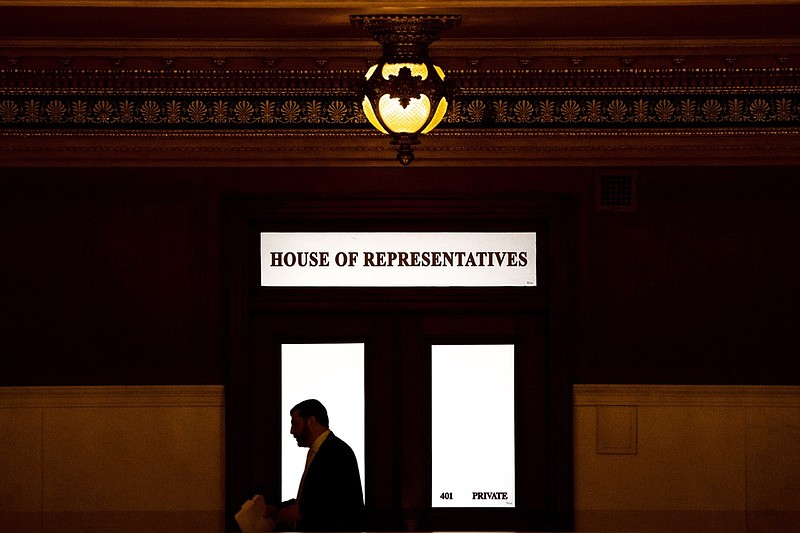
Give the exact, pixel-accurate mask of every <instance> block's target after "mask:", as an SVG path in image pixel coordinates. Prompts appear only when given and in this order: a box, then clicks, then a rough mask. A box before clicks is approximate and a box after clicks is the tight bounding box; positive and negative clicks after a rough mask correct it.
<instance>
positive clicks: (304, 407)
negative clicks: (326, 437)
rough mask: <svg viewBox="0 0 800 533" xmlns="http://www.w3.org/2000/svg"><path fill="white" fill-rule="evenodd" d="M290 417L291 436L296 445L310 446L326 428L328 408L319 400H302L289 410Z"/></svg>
mask: <svg viewBox="0 0 800 533" xmlns="http://www.w3.org/2000/svg"><path fill="white" fill-rule="evenodd" d="M289 415H290V416H291V417H292V428H291V430H290V432H291V434H292V436H293V437H294V438H295V440H296V441H297V445H298V446H300V447H304V448H310V447H311V445H312V444H313V443H314V441H315V440H316V439H317V437H319V436H320V435H321V434H322V433H324V432H325V430H326V429H328V410H327V409H325V406H324V405H322V403H321V402H320V401H319V400H313V399H312V400H304V401H302V402H300V403H298V404H297V405H295V406H294V407H292V409H291V410H290V411H289Z"/></svg>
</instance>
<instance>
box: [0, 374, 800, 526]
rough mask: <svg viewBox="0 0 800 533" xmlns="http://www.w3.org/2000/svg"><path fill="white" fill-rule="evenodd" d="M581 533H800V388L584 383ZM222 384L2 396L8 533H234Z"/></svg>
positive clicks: (579, 438)
mask: <svg viewBox="0 0 800 533" xmlns="http://www.w3.org/2000/svg"><path fill="white" fill-rule="evenodd" d="M574 405H575V451H574V453H575V509H576V510H575V524H576V529H577V530H578V531H585V532H589V531H609V532H610V531H671V532H679V531H680V532H682V531H693V532H720V533H721V532H725V533H738V532H741V533H761V532H770V533H774V532H787V533H788V532H795V531H800V387H736V386H711V387H710V386H691V387H687V386H641V385H578V386H575V388H574ZM224 435H225V431H224V392H223V388H222V387H221V386H185V387H10V388H0V481H1V482H0V531H4V532H5V531H9V532H11V531H13V532H14V533H50V532H52V533H56V532H58V533H73V532H75V533H78V532H81V533H92V532H97V533H99V532H111V531H113V532H114V533H133V532H136V533H142V532H148V531H153V532H156V531H157V532H159V533H170V532H175V533H177V532H179V531H180V532H183V533H189V532H212V531H222V530H223V529H224V521H223V508H224V499H225V487H224V479H225V476H224Z"/></svg>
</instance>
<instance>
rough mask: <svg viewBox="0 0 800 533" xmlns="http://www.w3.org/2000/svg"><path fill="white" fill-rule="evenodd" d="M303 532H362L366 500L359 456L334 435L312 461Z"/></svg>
mask: <svg viewBox="0 0 800 533" xmlns="http://www.w3.org/2000/svg"><path fill="white" fill-rule="evenodd" d="M298 503H299V505H300V516H302V517H303V520H302V522H301V523H300V524H299V527H298V529H300V531H362V530H363V523H364V498H363V493H362V490H361V477H360V476H359V473H358V463H357V462H356V456H355V454H354V453H353V450H352V449H351V448H350V446H348V445H347V443H345V442H344V441H343V440H342V439H340V438H339V437H337V436H336V435H334V434H333V433H331V434H330V435H328V438H326V439H325V441H324V442H323V443H322V446H320V449H319V451H318V452H317V453H316V455H315V456H314V460H313V461H311V465H310V466H309V467H308V472H306V477H305V480H304V481H303V489H302V492H301V493H300V495H299V498H298Z"/></svg>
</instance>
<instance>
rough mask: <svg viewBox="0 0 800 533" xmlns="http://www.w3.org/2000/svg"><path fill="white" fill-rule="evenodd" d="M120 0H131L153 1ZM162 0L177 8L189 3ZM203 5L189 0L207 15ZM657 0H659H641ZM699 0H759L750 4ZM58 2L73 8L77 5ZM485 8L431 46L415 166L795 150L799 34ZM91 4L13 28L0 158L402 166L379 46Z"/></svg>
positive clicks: (758, 155) (5, 50) (705, 157)
mask: <svg viewBox="0 0 800 533" xmlns="http://www.w3.org/2000/svg"><path fill="white" fill-rule="evenodd" d="M112 3H113V2H111V1H110V0H109V2H106V3H105V4H103V2H102V1H101V2H100V4H103V7H104V8H108V7H109V6H110V5H111V4H112ZM91 4H92V5H94V3H91ZM123 4H124V6H126V9H130V11H126V12H125V13H134V14H136V16H140V17H145V16H146V15H149V12H143V11H142V10H135V11H134V10H133V9H132V8H133V6H134V5H135V4H136V3H130V4H129V3H124V2H123ZM123 4H119V5H123ZM162 4H163V7H164V8H165V9H166V8H169V9H170V11H169V13H170V14H171V15H181V14H183V13H184V11H181V10H180V9H182V8H184V7H187V6H189V4H187V3H186V2H183V3H181V2H163V3H162ZM200 4H205V3H203V2H201V3H198V4H197V5H196V6H195V5H194V4H192V6H190V7H191V9H192V10H194V11H192V13H193V14H194V15H196V14H197V13H199V12H203V6H201V5H200ZM333 4H336V6H335V8H336V9H334V10H333V11H327V10H326V9H325V8H320V6H316V8H315V9H313V10H312V11H311V14H310V15H309V17H311V18H313V19H314V20H313V21H312V23H313V24H316V23H317V22H319V21H323V22H324V21H325V20H327V18H332V19H333V20H335V21H336V23H337V24H340V25H341V26H342V27H343V28H347V25H348V23H349V20H348V19H347V17H346V16H345V14H346V13H348V12H353V11H352V10H349V8H352V7H354V6H353V5H351V4H358V2H356V3H353V2H349V3H348V2H332V5H333ZM517 4H518V3H517V2H499V3H498V9H501V10H504V11H502V12H500V14H499V17H500V19H501V20H502V21H504V22H503V23H504V24H511V22H509V21H511V20H512V19H513V18H514V16H516V15H517V14H518V13H520V12H521V11H520V9H521V8H520V7H519V6H518V5H517ZM545 4H547V5H550V2H543V3H542V5H543V6H544V8H545V9H549V8H548V7H547V6H545ZM562 4H563V6H567V5H568V4H569V5H570V6H572V5H575V6H587V8H588V9H593V7H592V6H593V3H592V2H584V3H582V2H577V3H575V2H573V3H572V4H570V3H561V4H559V6H561V7H563V6H562ZM624 4H625V3H624V2H623V3H619V4H617V3H615V2H604V3H603V5H609V6H617V7H620V6H623V5H624ZM651 4H652V6H657V5H661V4H663V2H653V3H650V4H648V3H647V2H639V3H638V4H637V5H641V6H644V8H649V7H650V6H651ZM677 4H681V2H678V3H677ZM677 4H676V5H677ZM703 4H704V5H707V6H712V7H713V8H715V9H716V8H722V7H724V6H727V5H729V4H735V5H733V7H735V8H737V9H742V10H744V11H742V13H751V12H752V10H751V9H750V7H749V4H748V3H747V2H740V3H737V2H724V1H722V0H720V1H719V2H713V1H712V2H704V3H703ZM17 5H20V6H23V7H22V8H21V9H28V6H33V5H34V3H32V2H31V3H25V2H17ZM48 5H51V6H55V5H57V6H62V7H59V9H62V10H63V11H59V13H72V12H71V11H68V10H67V8H66V7H63V6H67V3H63V4H60V3H58V2H50V3H49V4H48ZM87 5H88V4H87ZM98 5H99V4H98ZM148 5H149V4H148ZM249 5H251V7H253V8H258V9H262V8H264V6H262V5H261V4H260V3H259V2H255V3H251V4H249ZM477 5H478V4H477V3H475V5H473V6H472V7H470V8H469V9H472V18H471V19H470V18H465V20H467V21H470V20H471V21H475V20H476V19H477V20H478V22H470V23H471V24H472V25H473V27H474V28H476V30H475V31H476V32H477V33H479V34H480V35H479V36H478V37H472V36H467V35H464V34H460V35H455V36H452V37H451V36H449V35H448V37H447V38H446V39H443V40H441V41H438V42H436V43H435V44H434V45H432V46H431V50H430V51H431V56H432V57H433V58H434V60H435V61H436V63H437V64H439V65H441V66H442V67H443V68H444V69H445V71H446V72H447V75H448V76H449V77H450V79H452V80H453V81H455V83H456V85H457V86H458V87H459V88H460V90H459V92H458V94H457V96H456V98H455V100H454V102H453V103H452V105H451V106H450V107H449V110H448V113H447V115H446V117H445V119H444V121H443V123H442V124H441V125H440V126H439V127H438V128H437V130H435V131H434V132H433V133H431V134H430V135H428V136H426V137H425V138H424V139H423V143H422V145H421V146H420V147H419V148H418V153H419V157H418V158H417V162H415V165H424V164H493V165H494V164H533V165H538V164H553V163H557V162H563V163H564V164H621V163H624V162H625V161H628V162H631V163H634V162H635V163H636V164H661V163H663V162H665V161H668V162H670V163H673V164H683V163H685V164H705V163H709V162H713V163H714V164H718V163H720V162H723V163H731V164H763V163H767V162H771V163H787V164H796V163H797V162H800V156H798V154H800V37H797V36H796V33H797V32H796V31H795V32H794V33H788V34H778V33H780V32H778V31H777V30H776V31H774V32H772V30H769V31H766V33H765V34H763V35H760V34H758V33H757V32H754V33H753V35H733V36H725V35H719V34H718V33H719V31H722V30H719V31H717V30H714V31H711V30H709V32H707V34H703V35H697V36H684V37H669V38H663V37H657V36H656V37H642V36H637V35H633V36H631V35H619V36H617V35H612V32H613V31H614V28H610V29H606V30H603V31H604V32H606V33H608V35H605V36H603V35H601V36H577V35H575V36H566V37H563V38H550V37H539V36H536V35H532V36H530V37H527V36H522V35H523V34H524V33H525V31H524V30H525V27H524V25H521V26H518V27H515V28H514V31H513V32H512V33H513V34H512V35H510V36H508V37H504V36H502V35H498V32H497V31H495V30H492V31H490V30H489V29H487V28H490V29H491V28H492V26H491V23H492V18H491V17H490V16H489V14H488V13H489V11H491V9H490V8H488V7H487V6H482V7H480V8H478V7H476V6H477ZM159 6H161V4H159ZM150 7H154V6H150ZM357 7H364V6H361V5H359V6H357ZM779 7H780V9H784V7H783V6H779ZM159 8H160V7H159ZM284 8H286V11H281V13H283V14H282V15H281V16H283V17H285V19H286V20H289V21H290V22H292V23H297V24H299V23H298V22H297V21H298V20H301V19H302V16H301V13H300V11H301V9H300V7H299V6H293V5H292V6H289V5H286V6H284ZM30 9H31V10H32V11H30V13H38V12H37V11H35V9H36V8H34V7H30ZM469 9H467V10H466V11H469ZM658 9H660V8H658ZM698 9H701V10H702V9H705V8H703V7H699V8H698ZM292 10H295V11H292ZM266 11H269V9H267V10H266ZM340 11H341V12H340ZM551 11H552V12H551V15H552V14H553V13H554V12H555V10H551ZM724 12H725V13H727V12H728V10H725V11H724ZM25 13H28V11H25ZM143 13H144V14H143ZM570 13H572V12H570ZM692 13H694V11H692ZM716 13H722V11H716ZM262 15H263V13H262ZM682 15H683V12H680V13H678V14H677V15H676V17H679V16H682ZM81 17H82V18H78V17H77V15H76V16H75V21H76V22H77V23H78V24H79V26H80V28H79V29H78V30H75V31H76V32H78V33H80V32H81V31H84V32H85V33H86V34H85V35H84V34H83V33H80V36H79V37H77V38H71V37H66V36H58V35H52V36H46V37H43V36H42V35H38V34H37V35H22V34H23V33H24V32H22V31H20V32H19V33H20V34H19V35H16V34H9V35H7V36H5V37H2V38H0V164H4V165H31V164H54V165H55V164H66V165H73V164H76V165H77V164H104V165H105V164H130V165H159V164H167V165H169V164H223V165H228V164H268V165H283V164H290V165H295V164H300V165H310V164H315V165H329V164H356V163H358V164H396V163H394V160H393V157H392V156H391V153H392V152H391V148H390V147H389V146H388V139H386V138H384V137H382V136H380V135H378V134H376V133H374V132H373V131H372V130H371V129H370V126H369V124H368V123H367V121H366V119H365V117H364V115H363V113H362V111H361V108H360V102H359V101H358V99H357V97H356V96H355V87H356V85H357V82H358V80H360V78H361V76H363V73H364V72H365V70H366V68H367V66H368V65H369V64H371V63H372V62H374V61H375V60H376V59H377V57H378V56H379V55H380V46H379V45H377V44H376V43H374V42H372V41H371V40H370V38H369V37H368V36H363V37H362V36H355V35H352V34H346V31H347V30H345V29H342V30H341V33H343V34H346V35H345V36H344V37H340V38H321V37H319V35H317V34H313V35H311V34H310V35H308V36H299V35H297V36H294V37H291V38H286V37H280V38H279V37H268V38H266V39H256V38H250V37H246V36H245V37H241V38H239V37H237V38H233V37H231V36H230V35H227V34H224V32H223V31H222V30H220V31H219V32H218V33H219V34H218V35H209V36H208V37H204V38H197V37H186V38H178V37H175V36H174V35H170V32H169V31H164V32H162V33H163V34H148V35H147V36H142V35H144V31H145V30H143V29H141V28H138V27H137V28H134V29H132V30H130V32H129V34H126V35H120V36H115V37H102V36H98V35H93V34H91V33H92V32H94V31H95V30H94V29H93V28H92V27H91V21H90V20H88V19H87V18H86V17H84V16H83V15H81ZM326 17H327V18H326ZM652 18H653V17H652V16H651V19H652ZM340 19H341V20H340ZM198 20H202V21H203V24H206V25H208V27H213V22H214V21H213V20H211V19H209V18H204V19H203V18H201V19H198ZM529 20H535V17H534V18H532V19H529ZM529 20H526V23H528V22H529ZM162 22H163V21H162ZM694 22H695V26H696V25H697V21H694ZM31 24H33V23H31ZM48 24H52V21H51V22H48ZM182 24H183V26H181V28H184V27H185V26H186V23H185V22H183V23H182ZM313 24H311V23H310V24H309V27H312V26H313ZM564 24H565V27H568V25H567V24H566V23H564ZM626 24H627V26H624V28H625V29H626V30H627V31H630V30H631V27H630V21H627V22H626ZM651 24H652V20H651ZM726 24H727V26H726V27H725V29H726V30H727V28H732V29H733V30H736V31H738V32H740V33H741V32H742V31H743V29H742V28H743V27H746V21H742V20H740V19H737V20H736V21H735V23H734V22H730V21H728V22H726ZM163 25H165V26H168V24H166V23H164V24H163ZM708 25H709V27H712V26H713V24H712V22H709V23H708ZM467 26H468V29H469V24H467ZM784 26H785V24H783V26H780V27H781V28H783V27H784ZM320 27H321V26H320V25H317V26H313V28H315V31H317V32H318V31H320V30H319V28H320ZM462 29H463V28H462ZM760 29H762V30H763V29H764V28H760ZM90 30H91V31H90ZM296 30H297V33H302V32H300V31H299V30H300V27H299V26H298V28H296ZM500 30H502V27H501V28H500ZM26 31H27V30H26ZM69 31H72V30H70V29H69V28H67V30H65V33H69ZM181 31H185V29H184V30H181ZM325 31H328V30H325ZM331 31H332V30H331ZM715 31H716V32H717V33H715ZM781 31H783V30H781ZM137 32H139V33H142V35H139V34H138V33H137ZM492 32H494V33H492ZM29 33H30V32H29ZM601 33H602V32H601ZM759 35H760V36H759ZM426 158H427V159H426Z"/></svg>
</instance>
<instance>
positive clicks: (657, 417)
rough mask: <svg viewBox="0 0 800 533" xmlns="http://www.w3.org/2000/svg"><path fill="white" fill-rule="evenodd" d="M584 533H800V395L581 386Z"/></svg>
mask: <svg viewBox="0 0 800 533" xmlns="http://www.w3.org/2000/svg"><path fill="white" fill-rule="evenodd" d="M574 407H575V428H574V429H575V473H576V474H575V509H576V511H575V526H576V529H577V530H578V531H693V532H698V531H713V532H725V533H737V532H743V533H755V532H770V533H775V532H787V533H788V532H790V531H800V387H737V386H639V385H579V386H575V388H574Z"/></svg>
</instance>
